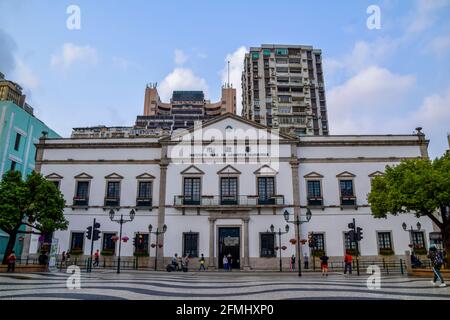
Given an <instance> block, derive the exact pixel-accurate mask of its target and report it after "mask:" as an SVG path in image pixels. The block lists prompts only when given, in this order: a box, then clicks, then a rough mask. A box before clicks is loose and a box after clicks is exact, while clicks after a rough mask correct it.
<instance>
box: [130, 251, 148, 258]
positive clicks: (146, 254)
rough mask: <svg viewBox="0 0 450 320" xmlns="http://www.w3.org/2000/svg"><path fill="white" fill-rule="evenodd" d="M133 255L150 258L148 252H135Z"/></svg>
mask: <svg viewBox="0 0 450 320" xmlns="http://www.w3.org/2000/svg"><path fill="white" fill-rule="evenodd" d="M133 255H134V256H135V257H148V256H149V254H148V252H147V251H135V252H134V253H133Z"/></svg>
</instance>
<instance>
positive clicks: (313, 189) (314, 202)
mask: <svg viewBox="0 0 450 320" xmlns="http://www.w3.org/2000/svg"><path fill="white" fill-rule="evenodd" d="M306 185H307V192H308V205H309V206H321V205H323V199H322V190H321V187H320V180H308V181H307V182H306Z"/></svg>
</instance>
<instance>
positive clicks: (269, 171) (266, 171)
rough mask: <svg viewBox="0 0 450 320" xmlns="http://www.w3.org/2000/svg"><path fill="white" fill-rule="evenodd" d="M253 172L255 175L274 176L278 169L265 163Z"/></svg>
mask: <svg viewBox="0 0 450 320" xmlns="http://www.w3.org/2000/svg"><path fill="white" fill-rule="evenodd" d="M253 173H254V174H256V175H265V176H274V175H276V174H277V173H278V171H276V170H275V169H273V168H271V167H270V166H269V165H267V164H265V165H263V166H262V167H261V168H259V169H258V170H256V171H255V172H253Z"/></svg>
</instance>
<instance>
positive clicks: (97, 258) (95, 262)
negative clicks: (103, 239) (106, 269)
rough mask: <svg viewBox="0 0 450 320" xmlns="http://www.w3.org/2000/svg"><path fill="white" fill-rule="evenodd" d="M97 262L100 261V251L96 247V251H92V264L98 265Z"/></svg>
mask: <svg viewBox="0 0 450 320" xmlns="http://www.w3.org/2000/svg"><path fill="white" fill-rule="evenodd" d="M99 263H100V252H99V250H98V249H97V251H95V253H94V265H93V266H94V267H98V265H99Z"/></svg>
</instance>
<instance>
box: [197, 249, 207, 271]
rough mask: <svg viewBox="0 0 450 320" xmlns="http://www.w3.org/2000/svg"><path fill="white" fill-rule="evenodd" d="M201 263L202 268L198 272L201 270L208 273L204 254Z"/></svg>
mask: <svg viewBox="0 0 450 320" xmlns="http://www.w3.org/2000/svg"><path fill="white" fill-rule="evenodd" d="M199 261H200V268H199V269H198V271H200V270H204V271H206V268H205V256H204V255H203V253H202V255H201V257H200V260H199Z"/></svg>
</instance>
